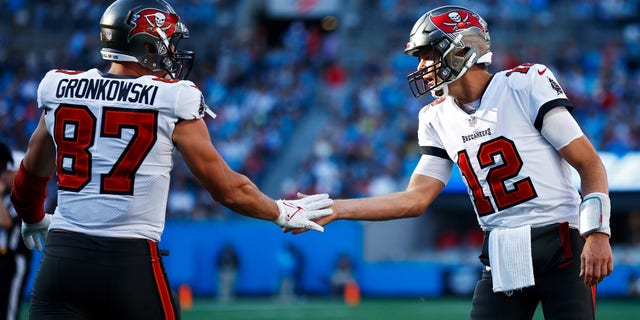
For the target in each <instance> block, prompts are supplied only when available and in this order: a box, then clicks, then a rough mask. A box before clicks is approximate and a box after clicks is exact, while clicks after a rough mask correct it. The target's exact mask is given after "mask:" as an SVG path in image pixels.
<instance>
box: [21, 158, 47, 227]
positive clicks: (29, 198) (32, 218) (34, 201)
mask: <svg viewBox="0 0 640 320" xmlns="http://www.w3.org/2000/svg"><path fill="white" fill-rule="evenodd" d="M49 179H51V177H39V176H36V175H34V174H32V173H31V172H29V171H28V170H27V169H25V168H24V165H23V162H20V169H18V173H17V174H16V177H15V178H14V180H13V188H11V202H12V203H13V207H14V209H16V212H17V213H18V215H19V216H20V218H21V219H22V220H23V221H24V222H26V223H36V222H39V221H41V220H42V219H43V218H44V201H45V199H46V198H47V183H48V182H49Z"/></svg>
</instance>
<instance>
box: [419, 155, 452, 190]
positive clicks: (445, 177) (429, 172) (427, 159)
mask: <svg viewBox="0 0 640 320" xmlns="http://www.w3.org/2000/svg"><path fill="white" fill-rule="evenodd" d="M452 169H453V161H451V160H448V159H444V158H441V157H436V156H430V155H422V156H421V157H420V161H418V164H417V165H416V168H415V169H414V170H413V174H421V175H423V176H429V177H432V178H436V179H438V180H440V181H442V183H444V184H445V185H446V184H447V182H449V178H450V177H451V170H452Z"/></svg>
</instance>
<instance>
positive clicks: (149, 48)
mask: <svg viewBox="0 0 640 320" xmlns="http://www.w3.org/2000/svg"><path fill="white" fill-rule="evenodd" d="M144 48H145V49H147V53H150V54H155V53H158V50H156V47H155V46H154V45H152V44H150V43H148V42H146V43H145V44H144Z"/></svg>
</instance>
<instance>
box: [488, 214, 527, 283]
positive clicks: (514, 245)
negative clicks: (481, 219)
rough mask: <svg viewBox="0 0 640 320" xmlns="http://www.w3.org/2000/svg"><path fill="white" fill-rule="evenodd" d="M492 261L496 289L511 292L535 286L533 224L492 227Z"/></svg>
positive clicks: (490, 252) (490, 249) (490, 238)
mask: <svg viewBox="0 0 640 320" xmlns="http://www.w3.org/2000/svg"><path fill="white" fill-rule="evenodd" d="M489 260H490V261H491V277H492V278H493V291H494V292H509V291H513V290H517V289H522V288H526V287H530V286H533V285H535V278H534V276H533V259H532V257H531V226H528V225H527V226H522V227H517V228H503V229H493V230H491V233H489Z"/></svg>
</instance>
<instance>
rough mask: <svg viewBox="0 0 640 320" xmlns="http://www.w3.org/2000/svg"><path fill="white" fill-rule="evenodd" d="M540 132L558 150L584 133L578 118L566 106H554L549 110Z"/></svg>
mask: <svg viewBox="0 0 640 320" xmlns="http://www.w3.org/2000/svg"><path fill="white" fill-rule="evenodd" d="M540 133H542V136H543V137H544V138H545V139H547V141H549V143H551V145H553V147H554V148H556V150H560V149H562V148H564V147H565V146H566V145H568V144H569V143H570V142H571V141H573V140H575V139H577V138H580V137H582V136H583V135H584V133H583V132H582V129H580V126H579V125H578V123H577V122H576V120H575V119H574V118H573V117H572V116H571V114H570V113H569V111H568V110H567V109H566V108H564V107H558V108H553V109H551V110H550V111H549V112H547V114H546V115H545V116H544V120H543V122H542V130H540Z"/></svg>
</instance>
